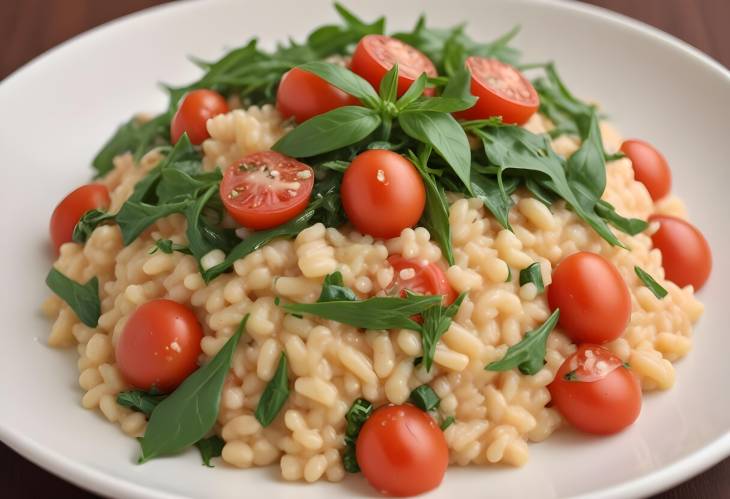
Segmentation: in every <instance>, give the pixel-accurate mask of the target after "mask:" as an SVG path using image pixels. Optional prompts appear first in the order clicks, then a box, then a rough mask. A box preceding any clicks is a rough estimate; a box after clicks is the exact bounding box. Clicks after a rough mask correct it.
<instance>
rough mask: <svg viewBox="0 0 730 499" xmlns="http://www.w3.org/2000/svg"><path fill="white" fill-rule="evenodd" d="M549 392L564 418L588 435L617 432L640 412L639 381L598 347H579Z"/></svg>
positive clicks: (559, 372) (631, 421)
mask: <svg viewBox="0 0 730 499" xmlns="http://www.w3.org/2000/svg"><path fill="white" fill-rule="evenodd" d="M548 389H549V390H550V395H551V397H552V402H553V405H554V406H555V407H556V408H557V409H558V411H560V413H561V414H562V415H563V417H564V418H565V419H567V420H568V422H569V423H570V424H572V425H573V426H575V427H576V428H578V429H579V430H582V431H585V432H588V433H596V434H599V435H609V434H611V433H616V432H619V431H621V430H623V429H624V428H626V427H627V426H629V425H631V424H632V423H633V422H634V421H636V418H638V417H639V413H640V412H641V386H640V385H639V380H638V379H637V378H636V376H635V375H634V373H633V372H631V370H630V369H628V368H626V366H625V365H624V364H623V362H622V361H621V359H619V358H618V357H616V356H615V355H613V354H612V353H611V352H609V351H608V350H606V349H605V348H603V347H600V346H598V345H591V344H583V345H581V346H580V347H578V351H577V352H576V353H574V354H573V355H571V356H570V357H568V358H567V359H566V360H565V362H563V365H562V366H560V369H558V372H557V374H556V375H555V379H554V380H553V382H552V383H550V385H549V386H548Z"/></svg>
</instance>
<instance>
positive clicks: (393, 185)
mask: <svg viewBox="0 0 730 499" xmlns="http://www.w3.org/2000/svg"><path fill="white" fill-rule="evenodd" d="M340 195H341V197H342V206H343V208H344V209H345V213H346V214H347V218H348V219H349V220H350V222H352V225H354V226H355V228H356V229H357V230H358V231H360V232H362V233H364V234H370V235H371V236H373V237H379V238H384V239H386V238H391V237H396V236H398V235H400V233H401V231H402V230H403V229H405V228H407V227H412V226H413V225H415V224H416V223H417V222H418V220H419V219H420V218H421V215H422V214H423V209H424V208H425V206H426V188H425V187H424V185H423V179H422V178H421V175H420V174H419V173H418V170H416V167H415V166H413V163H411V162H410V161H408V160H407V159H406V158H404V157H403V156H401V155H400V154H397V153H395V152H393V151H386V150H382V149H372V150H369V151H365V152H363V153H361V154H359V155H358V156H357V157H356V158H355V159H354V160H353V161H352V163H350V166H349V167H348V168H347V170H345V175H344V176H343V178H342V185H341V187H340Z"/></svg>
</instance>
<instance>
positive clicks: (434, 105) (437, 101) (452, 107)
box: [404, 97, 476, 113]
mask: <svg viewBox="0 0 730 499" xmlns="http://www.w3.org/2000/svg"><path fill="white" fill-rule="evenodd" d="M474 102H476V99H474V98H472V99H471V100H465V99H461V98H459V97H426V98H423V97H422V98H420V99H418V100H416V101H415V102H413V103H412V104H409V105H408V107H407V108H405V109H404V111H408V112H423V111H435V112H438V113H455V112H457V111H463V110H465V109H469V108H470V107H472V106H473V105H474Z"/></svg>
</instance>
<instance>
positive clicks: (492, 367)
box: [485, 308, 560, 375]
mask: <svg viewBox="0 0 730 499" xmlns="http://www.w3.org/2000/svg"><path fill="white" fill-rule="evenodd" d="M559 317H560V309H557V308H556V309H555V312H553V313H552V315H550V317H548V319H547V320H546V321H545V322H544V323H543V324H542V325H541V326H540V327H538V328H537V329H535V330H534V331H528V332H527V333H525V337H524V338H522V341H520V342H519V343H517V344H516V345H512V346H511V347H509V348H508V349H507V353H506V354H505V356H504V357H502V359H501V360H498V361H496V362H492V363H490V364H488V365H487V367H485V369H486V370H487V371H509V370H510V369H513V368H515V367H517V368H518V369H519V370H520V372H521V373H522V374H528V375H532V374H536V373H537V372H538V371H539V370H540V369H542V366H544V365H545V351H546V345H547V339H548V336H549V335H550V332H551V331H552V330H553V328H555V325H556V324H557V323H558V318H559Z"/></svg>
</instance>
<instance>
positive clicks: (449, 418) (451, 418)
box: [441, 416, 456, 431]
mask: <svg viewBox="0 0 730 499" xmlns="http://www.w3.org/2000/svg"><path fill="white" fill-rule="evenodd" d="M454 422H456V418H455V417H454V416H447V417H446V419H444V420H443V422H442V423H441V431H446V428H448V427H449V426H451V425H452V424H454Z"/></svg>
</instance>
